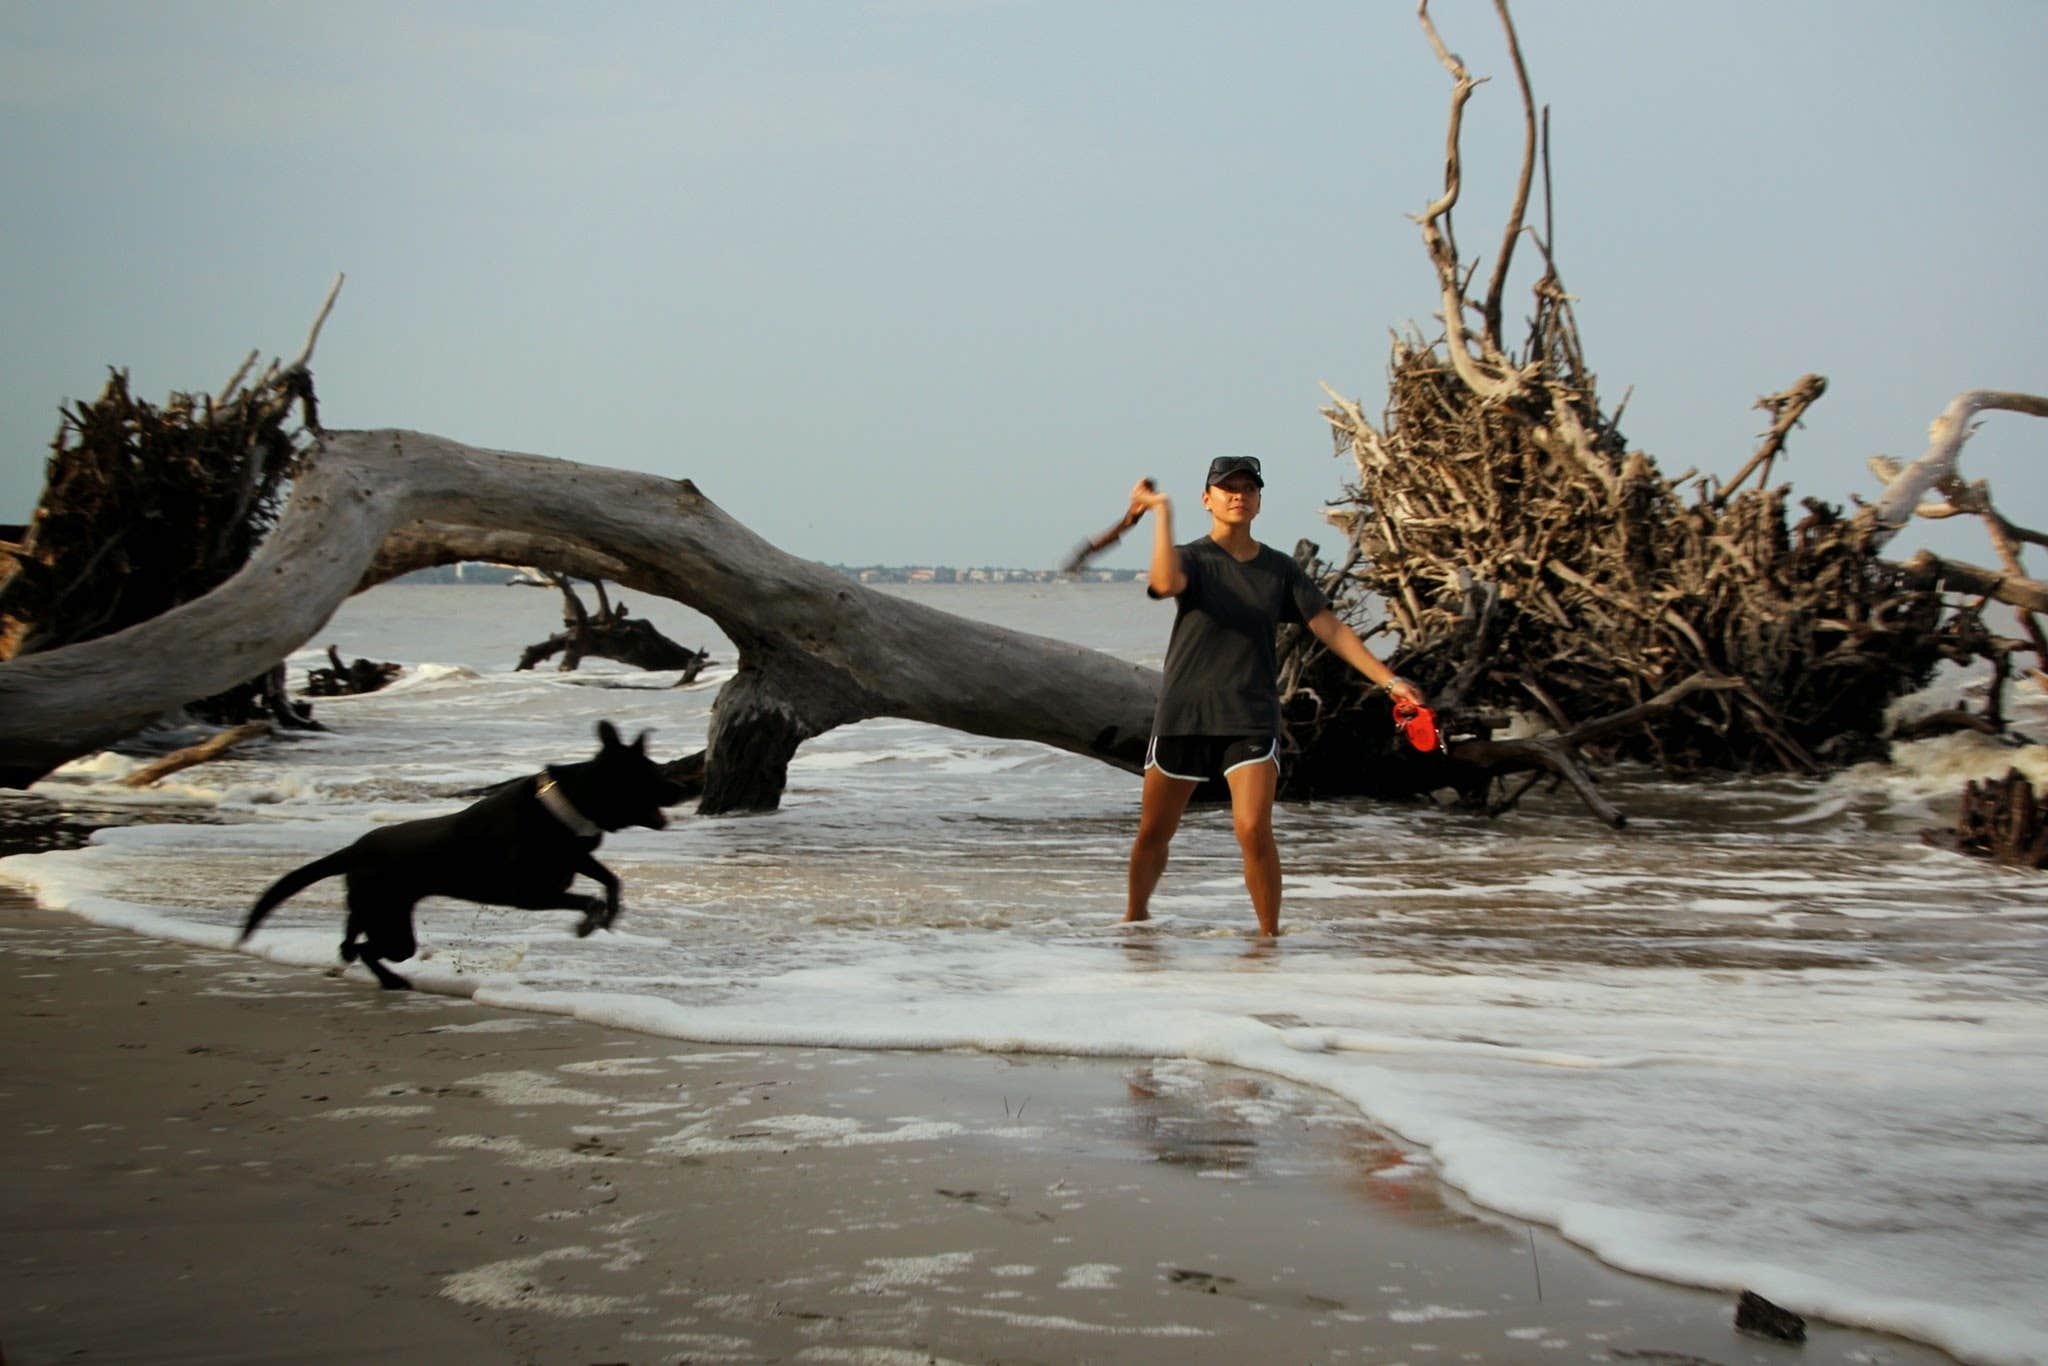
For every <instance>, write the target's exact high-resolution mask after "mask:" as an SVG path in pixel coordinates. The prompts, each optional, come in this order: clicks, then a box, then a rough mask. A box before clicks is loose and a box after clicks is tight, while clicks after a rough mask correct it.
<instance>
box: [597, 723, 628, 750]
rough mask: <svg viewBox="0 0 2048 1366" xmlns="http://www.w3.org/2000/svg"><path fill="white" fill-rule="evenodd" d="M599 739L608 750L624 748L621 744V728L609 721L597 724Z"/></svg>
mask: <svg viewBox="0 0 2048 1366" xmlns="http://www.w3.org/2000/svg"><path fill="white" fill-rule="evenodd" d="M597 738H598V740H599V742H600V743H602V744H603V745H604V747H605V748H606V749H619V748H621V747H622V746H621V745H620V743H619V728H618V727H617V726H614V725H613V724H612V723H611V722H609V721H600V722H598V723H597Z"/></svg>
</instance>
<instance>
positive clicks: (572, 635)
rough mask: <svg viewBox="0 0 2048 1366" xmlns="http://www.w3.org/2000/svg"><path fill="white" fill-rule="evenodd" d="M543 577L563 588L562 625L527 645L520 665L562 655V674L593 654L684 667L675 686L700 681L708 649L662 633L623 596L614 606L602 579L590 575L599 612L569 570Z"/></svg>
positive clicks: (654, 666) (653, 666) (642, 665)
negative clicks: (589, 605) (580, 591)
mask: <svg viewBox="0 0 2048 1366" xmlns="http://www.w3.org/2000/svg"><path fill="white" fill-rule="evenodd" d="M544 581H545V582H546V583H549V584H552V585H553V586H554V587H556V588H557V589H559V590H561V594H562V629H561V630H560V631H557V632H556V633H555V634H554V635H551V636H549V637H548V638H547V639H546V640H543V641H541V642H539V643H538V644H535V645H529V646H527V647H526V648H525V649H524V650H523V651H521V652H520V655H519V665H518V667H519V668H520V669H522V670H523V669H531V668H533V667H534V666H535V665H537V664H540V663H541V662H543V661H545V660H547V659H551V658H553V657H554V656H555V655H557V654H559V655H561V656H562V662H561V663H560V664H559V665H557V666H556V667H557V668H558V669H560V670H561V671H562V672H563V673H570V672H573V671H574V670H576V669H577V668H579V667H580V666H581V665H582V663H583V661H584V660H585V659H587V658H589V657H591V656H593V655H594V656H596V657H597V658H599V659H611V660H617V661H618V662H619V663H621V664H630V665H632V666H633V667H634V668H636V669H647V670H651V671H666V670H669V669H676V670H680V671H681V675H682V676H681V677H679V678H678V679H676V686H677V687H681V686H682V685H683V684H685V683H694V682H696V681H697V675H698V674H700V673H702V672H703V671H704V666H705V665H706V664H709V663H710V662H711V652H710V651H708V650H693V649H691V648H690V647H689V646H687V645H679V644H677V643H676V642H675V641H673V640H670V639H669V638H668V637H667V636H665V635H663V634H662V633H661V631H660V630H659V629H658V628H657V627H656V626H655V624H654V623H653V622H651V621H649V620H648V619H647V618H645V617H634V616H630V615H628V613H627V610H626V604H625V603H624V602H623V601H622V602H620V603H618V604H617V605H616V606H614V605H613V604H612V603H611V602H610V601H609V600H608V599H607V597H606V595H605V591H604V580H602V579H593V580H591V585H590V586H591V588H592V589H593V590H595V592H596V594H597V611H596V612H595V613H593V612H591V611H589V610H588V609H586V608H585V607H584V605H583V600H582V598H580V597H578V596H577V594H576V585H575V581H574V580H573V579H571V578H570V577H569V576H568V575H567V574H559V573H555V572H553V571H552V570H550V571H545V573H544ZM513 582H514V583H515V584H518V585H526V586H532V587H539V586H540V585H539V584H537V583H535V582H534V581H533V580H531V579H515V580H513Z"/></svg>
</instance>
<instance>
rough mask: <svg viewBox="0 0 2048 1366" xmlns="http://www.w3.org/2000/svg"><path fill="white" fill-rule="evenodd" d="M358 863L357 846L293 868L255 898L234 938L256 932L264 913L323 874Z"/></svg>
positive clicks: (328, 876)
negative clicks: (356, 857)
mask: <svg viewBox="0 0 2048 1366" xmlns="http://www.w3.org/2000/svg"><path fill="white" fill-rule="evenodd" d="M354 865H355V846H354V845H350V846H349V847H348V848H346V849H342V850H338V851H336V852H335V853H332V854H329V855H328V856H327V857H326V858H322V859H314V860H313V861H312V862H311V863H309V864H307V865H306V866H305V867H303V868H294V869H292V871H290V872H289V873H286V874H285V875H284V876H283V877H281V878H279V879H278V880H277V881H275V882H273V883H271V884H270V889H269V890H268V891H266V892H264V893H263V895H262V896H259V897H257V898H256V904H255V905H254V906H251V907H250V908H249V918H248V919H247V920H245V921H243V922H242V933H241V935H240V937H239V938H237V939H236V940H235V942H236V943H237V944H239V943H241V942H242V941H243V940H244V939H247V938H248V937H249V936H250V935H252V934H254V933H256V927H257V926H258V925H260V924H262V923H263V917H265V916H267V915H269V914H270V913H271V912H272V911H274V910H276V909H277V908H278V906H279V905H280V904H282V903H283V902H284V901H285V900H286V899H287V898H289V897H294V896H297V895H298V894H299V893H300V892H303V891H305V890H306V889H307V888H308V887H310V886H312V885H313V884H314V883H316V882H318V881H320V880H321V879H322V878H330V877H333V876H334V875H335V874H336V873H345V872H347V871H348V870H349V869H350V868H351V867H353V866H354Z"/></svg>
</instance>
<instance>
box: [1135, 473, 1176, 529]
mask: <svg viewBox="0 0 2048 1366" xmlns="http://www.w3.org/2000/svg"><path fill="white" fill-rule="evenodd" d="M1168 501H1169V500H1168V499H1167V496H1166V495H1165V494H1163V493H1161V492H1160V491H1159V486H1158V485H1157V484H1155V483H1153V482H1152V481H1151V480H1150V479H1140V480H1139V481H1138V482H1137V483H1135V484H1133V485H1131V520H1132V521H1136V520H1137V519H1138V518H1140V517H1143V516H1144V515H1145V514H1146V513H1148V512H1150V511H1151V510H1152V509H1153V508H1163V507H1165V506H1167V504H1168Z"/></svg>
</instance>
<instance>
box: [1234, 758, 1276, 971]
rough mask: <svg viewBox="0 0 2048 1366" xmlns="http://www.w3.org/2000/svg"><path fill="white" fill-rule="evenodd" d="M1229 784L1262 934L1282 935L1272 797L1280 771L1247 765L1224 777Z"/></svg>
mask: <svg viewBox="0 0 2048 1366" xmlns="http://www.w3.org/2000/svg"><path fill="white" fill-rule="evenodd" d="M1223 780H1224V781H1225V782H1227V783H1229V784H1230V819H1231V825H1232V826H1233V827H1234V828H1235V829H1236V831H1237V846H1238V848H1239V849H1240V850H1242V851H1243V853H1244V886H1245V890H1246V891H1248V892H1250V893H1251V894H1252V914H1253V915H1255V916H1257V917H1258V918H1259V933H1260V934H1265V935H1274V934H1278V933H1280V848H1279V846H1278V845H1276V844H1275V843H1274V842H1273V793H1274V791H1275V789H1277V788H1278V787H1279V785H1280V770H1279V769H1278V768H1275V767H1274V766H1273V765H1272V764H1270V763H1263V762H1262V763H1256V764H1245V765H1243V766H1242V767H1239V768H1234V769H1232V770H1231V771H1230V772H1228V773H1226V774H1224V775H1223Z"/></svg>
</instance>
